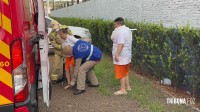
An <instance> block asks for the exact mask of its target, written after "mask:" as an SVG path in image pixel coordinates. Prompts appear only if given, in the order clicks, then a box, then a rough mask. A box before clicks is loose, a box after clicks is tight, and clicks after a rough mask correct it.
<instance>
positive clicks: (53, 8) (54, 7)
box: [52, 0, 55, 10]
mask: <svg viewBox="0 0 200 112" xmlns="http://www.w3.org/2000/svg"><path fill="white" fill-rule="evenodd" d="M52 2H53V10H54V8H55V7H54V0H52Z"/></svg>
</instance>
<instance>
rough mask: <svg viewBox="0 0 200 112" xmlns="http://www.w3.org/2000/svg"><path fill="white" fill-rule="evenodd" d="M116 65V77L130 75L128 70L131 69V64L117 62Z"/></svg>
mask: <svg viewBox="0 0 200 112" xmlns="http://www.w3.org/2000/svg"><path fill="white" fill-rule="evenodd" d="M114 66H115V76H116V79H121V78H123V77H126V76H127V75H128V72H129V70H130V64H127V65H116V64H115V65H114Z"/></svg>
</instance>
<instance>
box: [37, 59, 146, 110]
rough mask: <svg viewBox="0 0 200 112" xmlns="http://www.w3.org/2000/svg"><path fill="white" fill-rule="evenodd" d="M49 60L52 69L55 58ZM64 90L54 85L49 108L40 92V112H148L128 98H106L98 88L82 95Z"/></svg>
mask: <svg viewBox="0 0 200 112" xmlns="http://www.w3.org/2000/svg"><path fill="white" fill-rule="evenodd" d="M49 59H50V64H51V68H52V63H53V62H52V61H53V56H49ZM61 71H62V70H61ZM63 88H64V86H62V84H58V85H53V89H52V99H51V104H50V107H49V108H47V107H46V106H45V105H44V103H43V99H42V90H40V91H39V112H147V110H144V109H143V108H142V107H140V105H139V103H138V102H137V101H133V100H131V99H129V98H128V97H127V96H115V95H112V96H105V95H103V94H101V93H100V92H99V91H98V90H97V88H90V87H86V92H85V93H83V94H81V95H73V91H75V88H70V89H67V90H65V89H63Z"/></svg>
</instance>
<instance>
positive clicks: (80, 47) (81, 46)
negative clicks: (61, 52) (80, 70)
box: [73, 40, 102, 61]
mask: <svg viewBox="0 0 200 112" xmlns="http://www.w3.org/2000/svg"><path fill="white" fill-rule="evenodd" d="M73 55H74V59H75V60H76V59H78V58H82V60H83V61H86V60H92V61H99V60H101V57H102V52H101V50H100V49H99V48H97V47H96V46H94V45H92V44H90V43H88V42H85V41H82V40H78V41H77V42H76V43H75V45H74V46H73Z"/></svg>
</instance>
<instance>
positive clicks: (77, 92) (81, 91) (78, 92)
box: [73, 89, 85, 95]
mask: <svg viewBox="0 0 200 112" xmlns="http://www.w3.org/2000/svg"><path fill="white" fill-rule="evenodd" d="M84 92H85V90H79V89H78V90H77V91H75V92H74V93H73V95H79V94H82V93H84Z"/></svg>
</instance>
